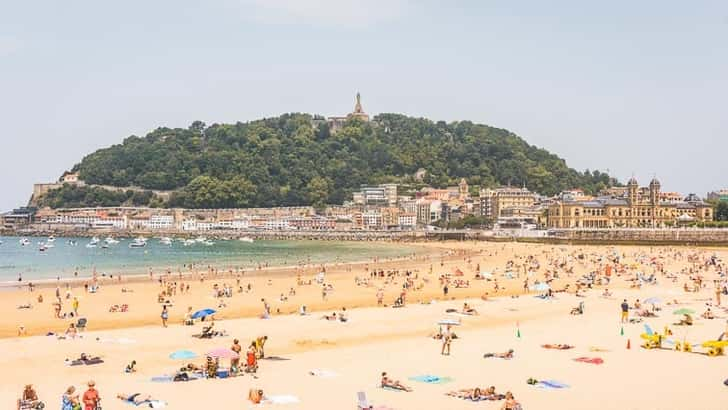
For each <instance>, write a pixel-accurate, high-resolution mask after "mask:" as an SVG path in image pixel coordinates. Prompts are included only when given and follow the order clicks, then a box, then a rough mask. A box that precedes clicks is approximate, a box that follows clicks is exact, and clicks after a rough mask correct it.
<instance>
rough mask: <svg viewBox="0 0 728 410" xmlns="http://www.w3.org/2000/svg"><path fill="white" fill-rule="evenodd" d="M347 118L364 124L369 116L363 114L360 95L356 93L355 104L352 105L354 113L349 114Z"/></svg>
mask: <svg viewBox="0 0 728 410" xmlns="http://www.w3.org/2000/svg"><path fill="white" fill-rule="evenodd" d="M348 118H358V119H360V120H362V121H364V122H368V121H369V114H367V113H365V112H364V109H363V108H362V106H361V94H359V93H358V92H357V93H356V104H355V105H354V112H352V113H351V114H349V117H348Z"/></svg>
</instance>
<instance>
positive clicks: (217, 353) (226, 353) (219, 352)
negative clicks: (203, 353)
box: [207, 347, 240, 359]
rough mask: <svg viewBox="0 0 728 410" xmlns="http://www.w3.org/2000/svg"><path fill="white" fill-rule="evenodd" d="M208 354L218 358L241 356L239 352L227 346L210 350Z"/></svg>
mask: <svg viewBox="0 0 728 410" xmlns="http://www.w3.org/2000/svg"><path fill="white" fill-rule="evenodd" d="M207 356H209V357H212V358H216V359H237V358H239V357H240V355H239V354H237V353H235V352H233V351H232V350H230V349H228V348H225V347H219V348H217V349H214V350H210V351H209V352H207Z"/></svg>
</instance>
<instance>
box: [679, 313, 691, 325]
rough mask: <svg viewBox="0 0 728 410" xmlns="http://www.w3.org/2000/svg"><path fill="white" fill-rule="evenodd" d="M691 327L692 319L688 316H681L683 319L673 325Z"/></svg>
mask: <svg viewBox="0 0 728 410" xmlns="http://www.w3.org/2000/svg"><path fill="white" fill-rule="evenodd" d="M692 325H693V317H692V316H690V315H688V314H685V315H683V318H682V319H681V320H680V321H679V322H678V323H675V326H692Z"/></svg>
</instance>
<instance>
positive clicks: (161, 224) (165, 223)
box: [147, 215, 174, 230]
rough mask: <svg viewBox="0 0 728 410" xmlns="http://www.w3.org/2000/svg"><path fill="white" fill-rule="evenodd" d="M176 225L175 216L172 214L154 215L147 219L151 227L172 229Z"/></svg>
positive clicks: (148, 226) (148, 225)
mask: <svg viewBox="0 0 728 410" xmlns="http://www.w3.org/2000/svg"><path fill="white" fill-rule="evenodd" d="M173 226H174V217H173V216H172V215H152V216H151V217H150V218H149V220H148V221H147V228H149V229H154V230H158V229H172V227H173Z"/></svg>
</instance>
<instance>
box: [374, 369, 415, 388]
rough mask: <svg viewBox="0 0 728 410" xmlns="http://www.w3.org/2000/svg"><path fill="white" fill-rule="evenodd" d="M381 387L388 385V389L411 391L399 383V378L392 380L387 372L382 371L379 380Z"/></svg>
mask: <svg viewBox="0 0 728 410" xmlns="http://www.w3.org/2000/svg"><path fill="white" fill-rule="evenodd" d="M380 385H381V387H388V388H390V389H397V390H402V391H407V392H411V391H412V389H411V388H409V387H407V386H405V385H404V384H402V383H400V382H399V380H392V379H390V378H389V377H387V372H382V380H381V382H380Z"/></svg>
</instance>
